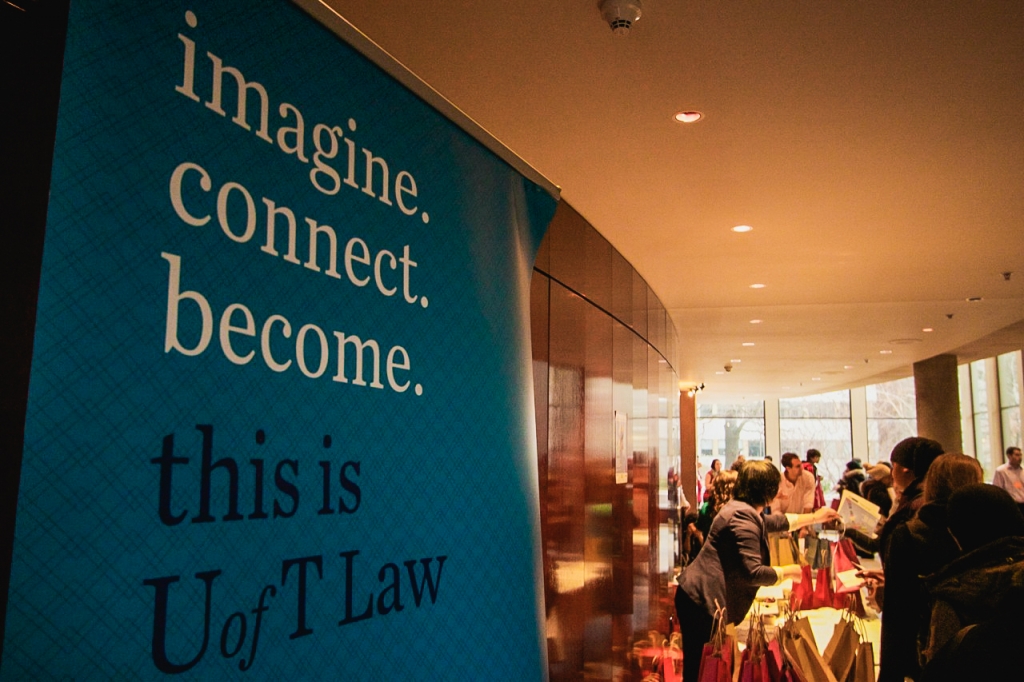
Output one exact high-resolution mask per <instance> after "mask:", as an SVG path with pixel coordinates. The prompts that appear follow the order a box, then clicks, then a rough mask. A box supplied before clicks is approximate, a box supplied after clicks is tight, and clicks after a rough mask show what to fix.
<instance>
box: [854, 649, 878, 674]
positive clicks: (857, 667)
mask: <svg viewBox="0 0 1024 682" xmlns="http://www.w3.org/2000/svg"><path fill="white" fill-rule="evenodd" d="M875 679H876V678H875V649H874V647H873V646H872V645H871V642H869V641H867V640H865V641H862V642H861V643H860V646H858V647H857V658H856V660H855V661H854V664H853V677H852V682H875Z"/></svg>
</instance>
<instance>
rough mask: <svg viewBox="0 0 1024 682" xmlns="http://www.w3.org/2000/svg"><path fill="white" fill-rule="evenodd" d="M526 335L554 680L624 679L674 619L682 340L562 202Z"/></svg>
mask: <svg viewBox="0 0 1024 682" xmlns="http://www.w3.org/2000/svg"><path fill="white" fill-rule="evenodd" d="M531 325H532V334H533V359H534V360H533V367H534V384H535V389H536V394H535V395H536V403H537V436H538V451H539V475H540V499H541V522H542V541H543V547H544V578H545V599H546V616H547V638H548V654H549V666H550V673H551V679H552V680H581V679H587V680H612V679H622V678H623V674H624V673H626V671H629V670H630V669H631V668H635V662H634V661H631V660H630V658H629V656H627V654H628V653H629V652H630V651H631V650H632V645H633V643H634V642H635V641H638V640H639V639H642V638H643V637H646V636H647V631H648V629H650V628H655V629H658V630H659V631H661V632H663V633H664V632H667V629H668V616H669V614H671V613H672V607H671V604H669V603H668V590H667V585H668V578H669V572H670V570H671V565H672V562H671V561H668V562H666V560H665V559H662V558H660V557H662V556H664V555H665V553H666V551H667V556H668V557H671V548H670V547H665V546H662V545H667V544H669V543H666V542H664V541H661V542H659V540H660V537H661V536H663V535H666V532H665V529H666V528H667V526H666V525H665V524H664V521H665V518H664V512H661V511H659V506H661V507H664V501H663V500H661V498H662V497H663V496H664V493H662V492H661V490H660V488H661V483H660V482H662V481H664V472H665V471H666V470H667V468H668V467H669V466H675V467H677V468H678V464H679V390H678V377H677V375H676V372H675V370H674V369H673V368H672V364H671V363H672V362H673V361H674V358H675V353H676V349H677V338H678V337H677V334H676V331H675V328H674V326H673V325H672V323H671V321H670V320H669V318H668V315H667V314H666V311H665V308H664V306H662V304H661V302H660V301H659V300H658V298H657V297H656V296H655V295H654V294H653V292H652V291H651V290H650V287H648V286H647V283H646V282H645V281H644V280H643V278H641V277H640V276H639V275H638V274H637V272H636V271H635V270H634V269H633V267H632V266H631V265H630V264H629V263H628V262H627V261H626V259H625V258H624V257H623V256H622V255H621V254H620V253H619V252H618V251H616V250H615V249H614V248H612V246H611V244H610V243H609V242H608V241H607V240H606V239H604V237H602V236H601V235H600V234H598V233H597V231H596V230H595V229H594V228H593V227H591V226H590V225H589V224H588V223H587V222H586V221H585V220H584V219H583V218H582V217H581V216H580V215H579V214H578V213H576V211H574V210H573V209H572V208H571V207H570V206H568V205H567V204H566V203H565V202H564V201H563V202H562V203H561V204H560V205H559V208H558V211H557V212H556V214H555V217H554V219H553V221H552V223H551V226H550V228H549V230H548V233H547V236H546V237H545V239H544V242H543V243H542V245H541V249H540V253H539V255H538V258H537V264H536V266H535V269H534V276H533V280H532V291H531ZM617 423H618V424H619V425H620V430H624V435H625V438H624V441H623V445H622V446H619V448H618V449H619V450H620V452H622V453H623V455H624V458H623V459H622V460H620V465H619V476H618V478H617V476H616V449H617V448H616V424H617ZM623 427H624V428H623ZM623 475H624V477H625V482H617V480H618V481H621V480H622V478H623ZM659 500H661V502H660V505H659ZM633 672H637V671H636V670H634V671H633ZM624 679H630V675H629V674H628V673H627V674H626V675H625V677H624ZM637 679H639V678H637Z"/></svg>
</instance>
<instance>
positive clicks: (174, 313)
mask: <svg viewBox="0 0 1024 682" xmlns="http://www.w3.org/2000/svg"><path fill="white" fill-rule="evenodd" d="M160 255H161V256H162V257H163V258H164V260H166V261H167V263H168V264H169V266H170V267H169V272H168V278H167V316H166V325H165V331H164V352H165V353H170V352H171V351H172V350H173V351H177V352H178V353H181V354H182V355H187V356H197V355H201V354H202V353H203V352H205V351H206V349H207V347H208V346H209V345H210V340H211V339H212V338H213V329H214V323H213V309H212V308H211V306H210V302H209V300H208V299H207V298H206V296H204V295H203V294H201V293H200V292H198V291H182V290H181V257H180V256H177V255H175V254H173V253H166V252H164V253H161V254H160ZM182 301H192V302H193V303H194V304H195V305H196V306H197V307H198V312H199V317H200V332H199V339H198V341H196V343H195V345H194V346H192V347H188V346H186V345H184V344H183V343H182V342H181V340H180V338H179V335H178V320H179V313H180V311H179V308H180V306H181V302H182ZM193 326H194V325H193ZM217 331H218V340H219V342H220V348H221V352H223V353H224V357H226V358H227V359H228V360H229V361H230V362H232V363H234V364H236V365H246V364H248V363H249V362H251V361H252V360H253V358H255V357H256V350H255V348H254V347H253V345H254V344H252V343H250V344H248V345H247V346H246V347H245V348H243V349H241V350H239V349H238V348H236V344H244V343H245V341H244V338H246V337H248V338H253V339H254V338H255V337H256V320H255V317H254V316H253V313H252V311H251V310H250V309H249V308H248V307H246V306H245V305H243V304H242V303H231V304H230V305H228V306H227V307H226V308H225V309H224V312H223V313H221V315H220V324H219V325H218V327H217ZM332 334H333V336H334V338H335V341H336V342H337V343H336V345H334V346H333V348H334V350H335V353H334V356H333V360H334V366H335V367H336V372H335V374H334V376H333V377H332V380H333V381H335V382H338V383H342V384H347V383H349V374H348V370H349V368H351V366H352V365H353V364H354V365H355V370H354V376H353V377H352V384H353V385H355V386H369V387H370V388H377V389H383V388H384V384H383V383H381V349H380V344H379V343H378V342H377V341H376V340H374V339H366V340H365V341H363V339H362V338H360V337H359V336H355V335H351V334H346V333H344V332H340V331H334V332H332ZM240 337H241V339H240ZM282 338H283V339H291V338H292V324H291V322H290V321H289V320H288V319H287V318H286V317H284V316H283V315H270V316H269V317H267V318H266V319H265V320H264V321H263V323H262V324H261V325H260V331H259V350H260V357H261V359H262V360H263V364H264V365H266V366H267V367H268V368H269V369H271V370H272V371H274V372H285V371H287V370H288V368H289V367H291V366H292V359H293V358H294V361H295V365H296V366H297V367H298V368H299V371H300V372H302V374H303V375H305V376H306V377H309V378H310V379H318V378H320V377H321V376H323V375H324V373H326V371H327V368H328V366H329V364H330V362H331V359H332V356H331V349H332V346H331V344H329V342H328V340H327V334H325V333H324V330H323V329H321V328H320V327H318V326H317V325H315V324H312V323H309V324H304V325H302V326H301V327H299V330H298V332H297V333H296V334H295V344H294V346H293V347H291V352H289V353H288V356H287V359H284V357H283V356H282V355H281V350H280V346H281V343H280V341H279V339H282ZM275 340H277V342H276V346H277V348H278V350H277V351H276V352H275V350H274V347H275ZM288 345H289V346H290V345H291V344H288ZM309 345H312V347H313V350H312V352H310V351H309V350H308V346H309ZM367 356H369V359H370V362H366V357H367ZM347 358H351V360H352V361H349V362H348V363H347V364H346V359H347ZM369 364H372V365H373V373H372V375H371V379H370V382H369V383H367V381H366V376H365V368H366V365H369ZM410 369H411V365H410V361H409V353H408V351H406V350H405V348H403V347H402V346H398V345H395V346H392V347H391V349H390V350H389V351H388V353H387V359H386V361H385V372H384V373H385V374H386V376H387V380H388V387H390V388H391V390H392V391H394V392H396V393H404V392H405V391H407V390H408V389H409V386H410V384H411V382H410V381H408V380H405V381H403V380H402V377H403V375H402V374H401V373H403V372H407V371H409V370H410ZM413 392H414V393H415V394H416V395H423V386H422V385H421V384H416V385H415V386H414V387H413Z"/></svg>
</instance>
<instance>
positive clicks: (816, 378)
mask: <svg viewBox="0 0 1024 682" xmlns="http://www.w3.org/2000/svg"><path fill="white" fill-rule="evenodd" d="M811 381H821V377H811Z"/></svg>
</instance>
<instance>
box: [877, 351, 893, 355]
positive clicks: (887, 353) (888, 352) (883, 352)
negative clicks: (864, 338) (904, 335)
mask: <svg viewBox="0 0 1024 682" xmlns="http://www.w3.org/2000/svg"><path fill="white" fill-rule="evenodd" d="M878 352H879V353H881V354H882V355H892V351H891V350H880V351H878Z"/></svg>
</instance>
